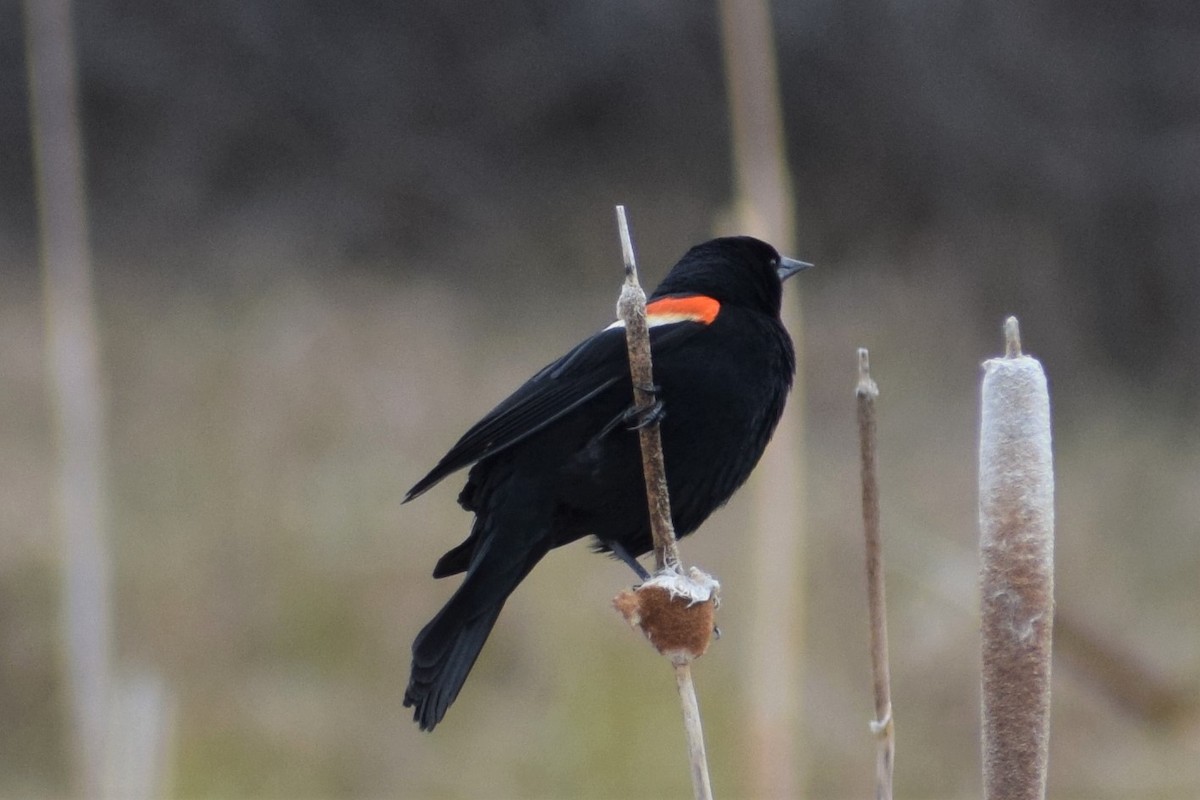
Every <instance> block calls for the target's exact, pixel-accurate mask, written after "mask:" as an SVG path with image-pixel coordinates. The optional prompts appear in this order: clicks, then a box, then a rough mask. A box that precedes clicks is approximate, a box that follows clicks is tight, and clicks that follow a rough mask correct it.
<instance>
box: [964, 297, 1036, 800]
mask: <svg viewBox="0 0 1200 800" xmlns="http://www.w3.org/2000/svg"><path fill="white" fill-rule="evenodd" d="M1004 329H1005V356H1004V358H994V359H990V360H989V361H987V362H985V363H984V378H983V391H982V415H981V421H980V436H979V528H980V540H979V546H980V562H981V573H982V579H981V583H982V603H981V608H982V617H983V620H982V623H983V624H982V629H983V647H982V651H983V680H982V685H983V691H982V695H983V697H982V702H983V776H984V797H985V798H988V800H1042V798H1044V797H1045V795H1046V767H1047V756H1048V750H1049V738H1050V649H1051V648H1050V645H1051V638H1052V633H1053V619H1054V462H1053V454H1052V450H1051V440H1050V396H1049V393H1048V392H1047V389H1046V375H1045V373H1044V372H1043V371H1042V365H1041V364H1040V363H1038V361H1037V360H1036V359H1033V358H1030V357H1029V356H1025V355H1022V354H1021V342H1020V335H1019V331H1018V328H1017V320H1016V318H1015V317H1009V318H1008V320H1007V321H1006V322H1005V325H1004Z"/></svg>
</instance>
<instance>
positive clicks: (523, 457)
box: [404, 236, 810, 730]
mask: <svg viewBox="0 0 1200 800" xmlns="http://www.w3.org/2000/svg"><path fill="white" fill-rule="evenodd" d="M808 266H810V265H809V264H805V263H804V262H801V261H795V260H793V259H790V258H784V257H781V256H780V255H779V253H778V252H776V251H775V248H773V247H771V246H770V245H769V244H766V243H765V242H761V241H759V240H757V239H752V238H750V237H746V236H739V237H733V238H724V239H713V240H712V241H709V242H705V243H704V244H701V245H697V246H696V247H693V248H692V249H691V250H689V251H688V252H687V253H686V254H685V255H684V256H683V258H681V259H680V260H679V263H678V264H676V265H675V266H674V268H672V270H671V271H670V273H669V274H668V275H667V277H666V278H665V279H664V280H663V282H662V283H661V284H659V286H658V288H657V289H655V291H654V294H653V295H651V297H650V300H649V301H648V303H647V308H646V311H647V322H648V323H649V325H650V342H651V350H652V355H653V359H654V381H655V383H656V386H655V387H654V390H655V394H656V397H657V400H658V403H660V404H661V405H659V406H658V407H657V408H658V409H659V412H658V413H657V414H656V415H655V418H657V419H659V424H660V426H661V427H660V430H661V433H662V443H663V457H664V460H665V464H666V470H667V485H668V488H669V490H670V496H671V510H672V516H673V518H674V523H675V532H676V534H677V535H679V536H686V535H687V534H689V533H691V532H692V531H694V530H695V529H696V528H697V527H699V525H700V523H702V522H703V521H704V520H705V518H707V517H708V515H709V514H711V513H712V512H713V510H714V509H716V508H717V507H718V506H721V505H722V504H724V503H725V502H726V501H727V500H729V498H730V496H731V495H732V494H733V492H734V491H735V490H736V489H737V488H738V487H739V486H741V485H742V483H743V482H745V480H746V478H748V477H749V476H750V471H751V470H752V469H753V468H754V465H755V464H757V463H758V459H759V457H760V456H762V453H763V450H764V449H765V448H766V446H767V441H768V440H769V439H770V438H771V434H772V433H773V432H774V430H775V426H776V424H777V423H778V422H779V417H780V416H781V415H782V413H783V405H784V401H785V399H786V397H787V393H788V390H789V389H790V388H791V385H792V376H793V375H794V373H795V369H796V363H795V354H794V351H793V350H792V342H791V339H790V338H789V337H788V333H787V331H786V330H785V329H784V327H783V324H782V323H781V322H780V320H779V306H780V300H781V297H782V294H783V286H782V282H783V281H784V280H786V279H787V278H788V277H790V276H792V275H794V274H795V273H797V272H799V271H800V270H802V269H805V268H806V267H808ZM632 403H633V388H632V381H631V379H630V376H629V360H628V356H627V355H626V349H625V331H624V328H623V326H622V324H621V323H620V322H615V323H613V324H612V325H609V326H608V327H607V328H605V329H604V330H602V331H600V332H599V333H597V334H596V335H594V336H592V337H590V338H588V339H586V340H585V341H584V342H583V343H582V344H580V345H578V346H577V347H575V348H574V349H573V350H571V351H570V352H568V353H567V354H566V355H565V356H563V357H562V358H560V359H558V360H557V361H555V362H554V363H553V364H550V365H549V366H547V367H545V368H544V369H542V370H541V371H540V372H538V373H537V374H536V375H534V376H533V377H532V378H530V379H529V381H528V382H526V383H525V385H523V386H522V387H521V388H519V389H517V391H516V392H514V393H513V394H512V396H511V397H509V398H508V399H507V400H505V401H504V402H502V403H500V405H498V406H496V408H495V409H493V410H492V411H491V413H489V414H488V415H487V416H486V417H484V418H483V419H482V420H480V421H479V422H478V423H476V424H475V426H474V427H472V428H471V429H470V430H469V431H467V432H466V434H464V435H463V437H462V438H461V439H459V440H458V443H457V444H455V445H454V447H452V448H451V449H450V452H449V453H447V454H446V455H445V456H444V457H443V458H442V460H441V461H440V462H438V465H437V466H436V467H434V468H433V470H432V471H431V472H430V473H429V474H428V475H426V476H425V477H424V478H422V479H421V480H420V481H418V482H417V484H416V485H415V486H413V487H412V489H410V490H409V492H408V495H407V496H406V497H405V502H407V501H409V500H411V499H413V498H414V497H416V496H417V495H419V494H421V493H422V492H424V491H425V490H427V489H428V488H429V487H431V486H433V485H434V484H435V483H437V482H438V481H440V480H441V479H442V478H444V477H446V476H447V475H449V474H450V473H452V472H454V471H455V470H458V469H461V468H463V467H466V466H469V465H471V464H474V465H475V466H474V467H473V468H472V469H471V471H470V473H469V474H468V476H467V485H466V486H465V487H464V488H463V490H462V493H461V494H460V495H459V497H458V502H459V504H460V505H461V506H462V507H463V508H464V509H466V510H467V511H473V512H475V524H474V525H473V526H472V528H471V534H470V536H468V537H467V540H466V541H465V542H463V543H462V544H460V545H458V546H457V547H455V548H454V549H453V550H451V551H450V552H448V553H446V554H445V555H444V556H442V558H441V560H439V561H438V563H437V566H436V567H435V568H434V570H433V577H435V578H443V577H445V576H447V575H454V574H455V573H458V572H463V571H466V573H467V576H466V578H465V579H464V580H463V582H462V585H461V586H459V587H458V590H457V591H456V592H455V593H454V595H453V596H452V597H451V598H450V600H449V601H448V602H447V603H446V605H445V607H444V608H442V610H441V611H439V612H438V614H437V616H435V617H434V618H433V620H432V621H430V623H429V624H428V625H426V626H425V627H424V629H422V631H421V632H420V633H419V634H418V635H417V638H416V641H414V642H413V648H412V652H413V664H412V676H411V678H410V679H409V683H408V689H407V690H406V691H405V693H404V705H406V706H411V707H413V708H414V713H413V718H414V719H415V720H416V721H417V722H418V723H419V724H420V726H421V728H422V729H424V730H433V728H434V726H436V725H437V724H438V723H439V722H441V720H442V717H443V716H444V715H445V713H446V709H447V708H449V706H450V704H451V703H453V702H454V698H455V697H457V696H458V692H459V689H461V688H462V685H463V682H464V681H465V680H466V679H467V674H468V673H469V672H470V671H471V667H472V666H474V664H475V659H476V657H477V656H478V655H479V651H480V650H481V649H482V648H483V643H484V641H485V640H486V639H487V637H488V634H489V633H490V632H491V630H492V626H493V625H494V624H495V623H496V618H497V617H498V616H499V614H500V609H501V608H503V607H504V601H505V600H507V599H508V596H509V595H510V594H512V592H513V590H514V589H516V588H517V584H519V583H520V582H521V580H522V579H523V578H524V577H525V576H526V575H528V574H529V571H530V570H531V569H533V567H534V565H535V564H537V563H538V561H539V560H541V558H542V556H544V555H546V553H547V552H549V550H550V548H552V547H558V546H559V545H563V544H566V543H568V542H572V541H575V540H576V539H579V538H582V537H584V536H588V535H591V536H594V537H595V539H596V545H595V546H596V548H597V549H598V550H601V551H605V552H611V553H613V554H615V555H616V556H618V557H619V558H621V559H622V560H624V561H625V562H626V563H628V564H629V565H630V566H632V567H633V568H634V569H635V570H637V571H638V572H639V573H641V574H643V575H644V574H645V571H644V570H643V569H642V567H641V566H640V565H639V564H638V563H637V561H636V560H635V558H636V557H637V556H639V555H642V554H644V553H647V552H649V551H650V550H652V549H653V544H652V542H651V537H650V521H649V512H648V511H647V503H646V491H645V484H644V483H643V477H642V465H641V451H640V449H639V445H638V436H637V432H636V430H635V429H636V427H637V426H638V425H639V424H643V423H645V422H646V419H645V418H644V417H642V418H639V416H638V414H637V413H636V412H634V411H633V410H632Z"/></svg>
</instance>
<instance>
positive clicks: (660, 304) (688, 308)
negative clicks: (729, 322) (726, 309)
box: [646, 294, 721, 326]
mask: <svg viewBox="0 0 1200 800" xmlns="http://www.w3.org/2000/svg"><path fill="white" fill-rule="evenodd" d="M720 310H721V304H720V303H719V302H717V301H716V300H714V299H713V298H711V297H707V296H705V295H702V294H696V295H692V296H690V297H663V298H661V299H659V300H655V301H654V302H652V303H647V304H646V323H647V324H648V325H651V326H653V325H667V324H669V323H672V322H699V323H702V324H704V325H708V324H709V323H711V322H712V321H713V320H714V319H716V318H717V314H718V312H720Z"/></svg>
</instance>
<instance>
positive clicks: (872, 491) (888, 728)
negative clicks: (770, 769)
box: [855, 348, 895, 800]
mask: <svg viewBox="0 0 1200 800" xmlns="http://www.w3.org/2000/svg"><path fill="white" fill-rule="evenodd" d="M855 396H856V397H857V399H858V441H859V456H860V458H861V472H862V509H863V531H864V533H865V535H866V555H867V611H868V615H869V617H870V621H871V672H872V674H873V675H874V690H875V692H874V693H875V720H874V721H873V722H872V723H871V731H872V732H873V733H874V734H875V798H876V800H891V797H892V771H893V768H894V763H895V728H894V725H893V722H892V688H891V673H890V671H889V669H888V636H887V597H886V595H885V594H884V581H883V541H882V538H881V537H880V532H879V477H878V457H877V455H876V443H877V435H876V421H875V399H876V398H877V397H879V387H878V386H876V385H875V381H873V380H872V379H871V365H870V361H869V360H868V353H867V350H866V348H859V351H858V387H857V389H856V390H855Z"/></svg>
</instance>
